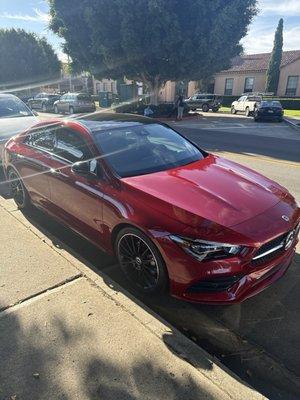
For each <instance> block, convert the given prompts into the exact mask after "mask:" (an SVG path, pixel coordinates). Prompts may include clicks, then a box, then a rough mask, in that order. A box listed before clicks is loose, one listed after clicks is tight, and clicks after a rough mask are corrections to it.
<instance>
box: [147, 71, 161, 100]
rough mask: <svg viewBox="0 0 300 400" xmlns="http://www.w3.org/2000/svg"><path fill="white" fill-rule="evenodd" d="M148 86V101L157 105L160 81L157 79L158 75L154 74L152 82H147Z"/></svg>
mask: <svg viewBox="0 0 300 400" xmlns="http://www.w3.org/2000/svg"><path fill="white" fill-rule="evenodd" d="M148 86H149V89H150V103H151V104H154V105H155V106H157V105H158V99H159V91H160V88H161V86H162V82H161V81H160V80H159V77H157V76H156V77H155V78H154V80H153V81H152V82H148Z"/></svg>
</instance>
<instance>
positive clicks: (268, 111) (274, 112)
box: [253, 100, 284, 122]
mask: <svg viewBox="0 0 300 400" xmlns="http://www.w3.org/2000/svg"><path fill="white" fill-rule="evenodd" d="M283 114H284V111H283V108H282V105H281V103H280V102H279V101H277V100H262V101H261V102H258V103H256V104H255V107H254V113H253V116H254V120H255V121H262V120H275V121H279V122H282V120H283Z"/></svg>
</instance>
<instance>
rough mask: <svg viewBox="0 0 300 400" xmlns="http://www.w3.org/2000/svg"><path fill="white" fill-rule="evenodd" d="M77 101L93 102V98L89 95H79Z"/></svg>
mask: <svg viewBox="0 0 300 400" xmlns="http://www.w3.org/2000/svg"><path fill="white" fill-rule="evenodd" d="M77 100H80V101H92V98H91V96H90V95H88V94H78V95H77Z"/></svg>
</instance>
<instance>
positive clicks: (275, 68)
mask: <svg viewBox="0 0 300 400" xmlns="http://www.w3.org/2000/svg"><path fill="white" fill-rule="evenodd" d="M282 31H283V19H282V18H280V20H279V22H278V26H277V29H276V32H275V38H274V46H273V51H272V54H271V58H270V62H269V67H268V71H267V82H266V92H272V93H274V94H276V93H277V88H278V82H279V74H280V64H281V59H282V46H283V37H282Z"/></svg>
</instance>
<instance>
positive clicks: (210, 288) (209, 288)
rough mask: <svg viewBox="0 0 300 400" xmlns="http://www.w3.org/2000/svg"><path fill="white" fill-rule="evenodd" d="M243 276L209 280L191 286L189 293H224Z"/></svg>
mask: <svg viewBox="0 0 300 400" xmlns="http://www.w3.org/2000/svg"><path fill="white" fill-rule="evenodd" d="M241 277H242V275H233V276H222V277H220V278H214V279H207V280H204V281H200V282H197V283H195V284H194V285H192V286H190V287H189V288H188V290H187V292H188V293H197V292H223V291H224V290H226V289H229V288H230V287H231V286H232V285H233V284H234V283H236V282H237V281H239V280H240V279H241Z"/></svg>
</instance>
